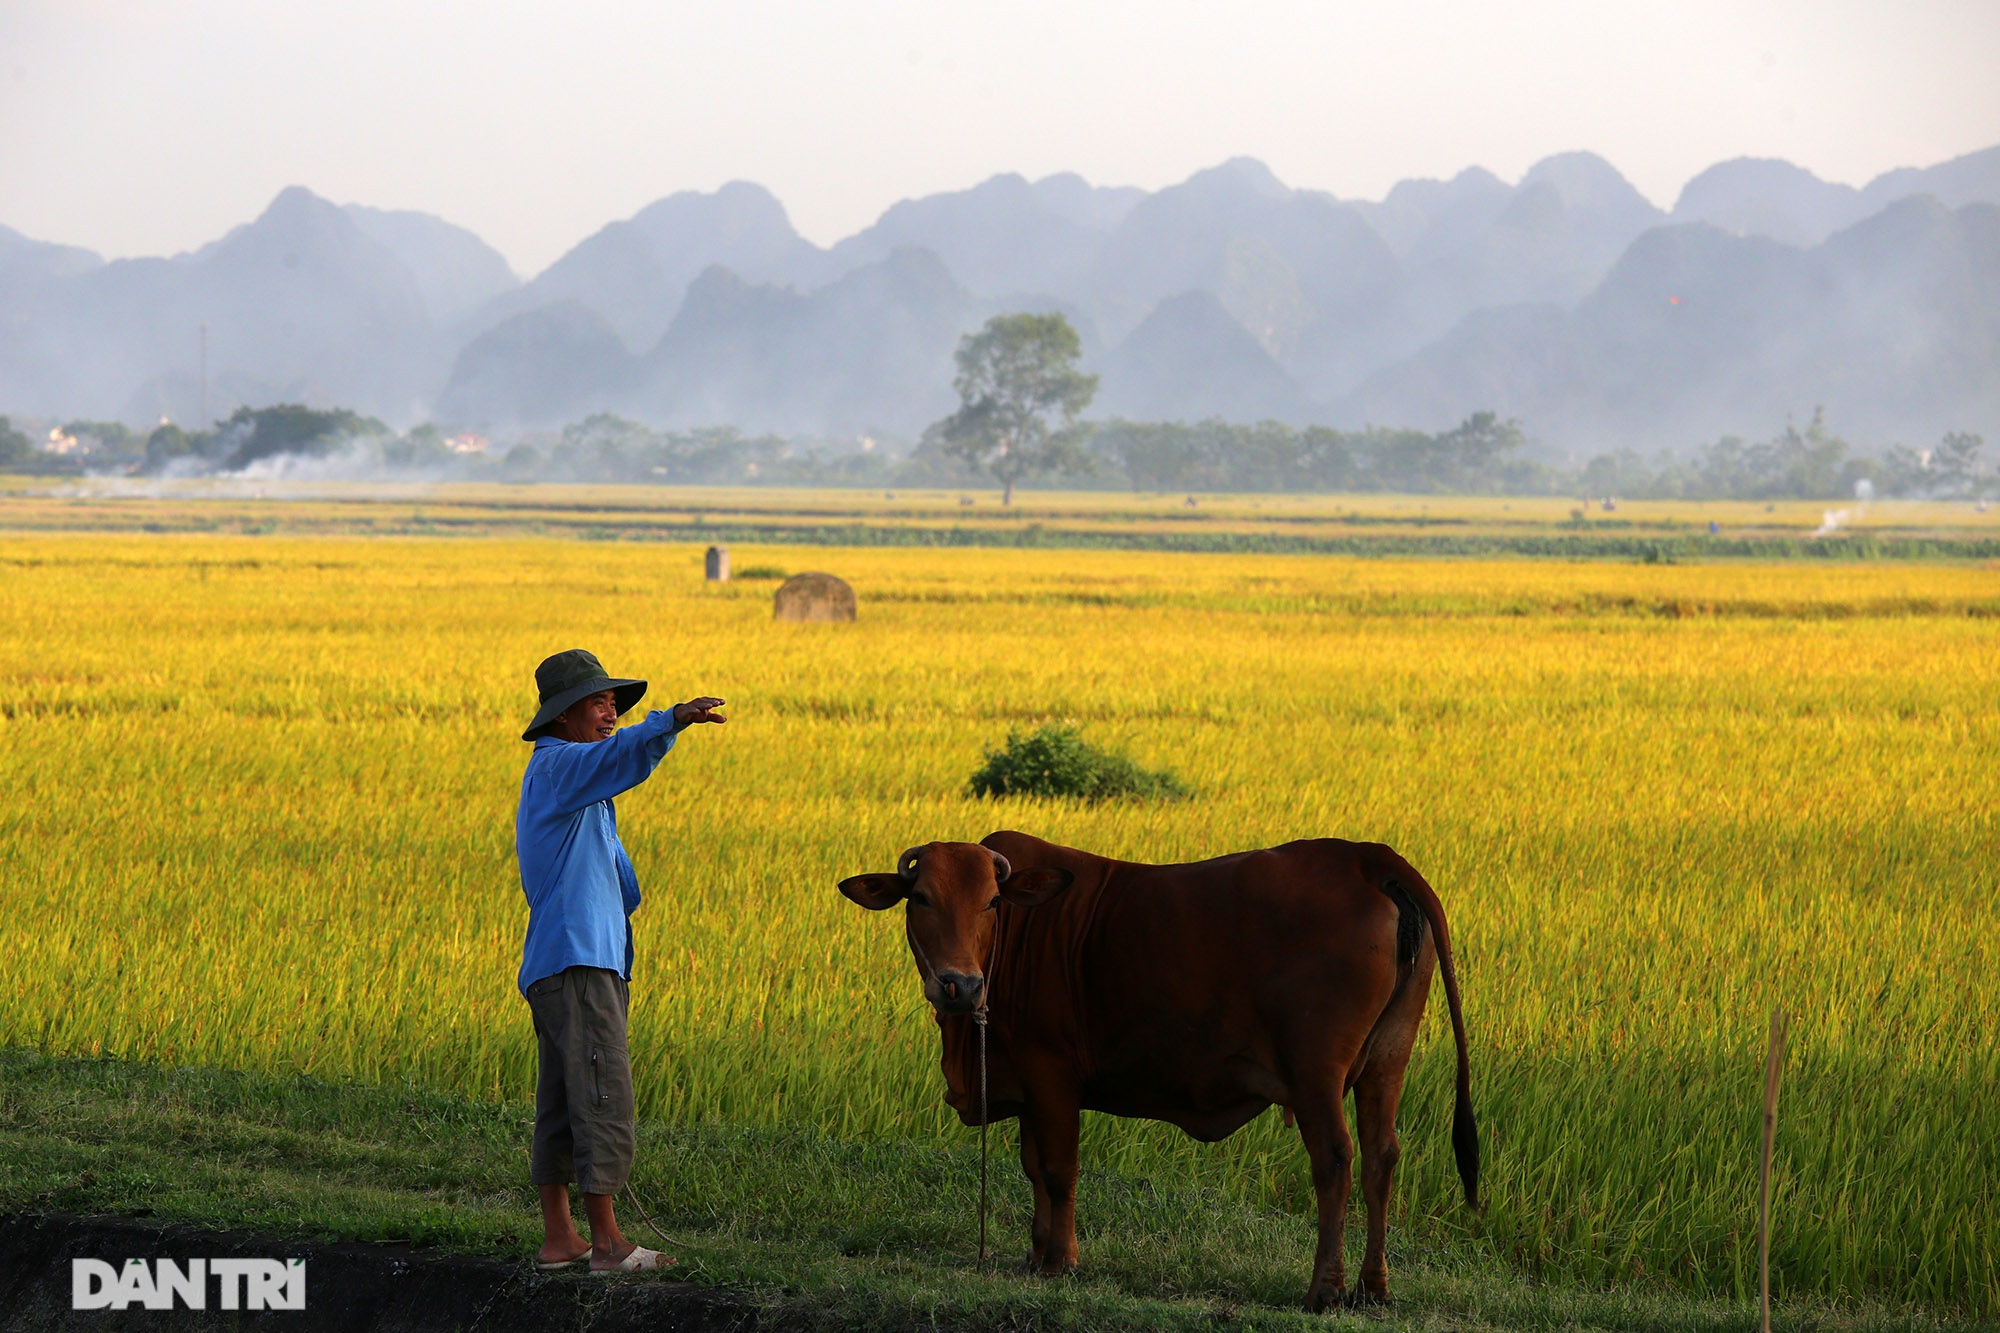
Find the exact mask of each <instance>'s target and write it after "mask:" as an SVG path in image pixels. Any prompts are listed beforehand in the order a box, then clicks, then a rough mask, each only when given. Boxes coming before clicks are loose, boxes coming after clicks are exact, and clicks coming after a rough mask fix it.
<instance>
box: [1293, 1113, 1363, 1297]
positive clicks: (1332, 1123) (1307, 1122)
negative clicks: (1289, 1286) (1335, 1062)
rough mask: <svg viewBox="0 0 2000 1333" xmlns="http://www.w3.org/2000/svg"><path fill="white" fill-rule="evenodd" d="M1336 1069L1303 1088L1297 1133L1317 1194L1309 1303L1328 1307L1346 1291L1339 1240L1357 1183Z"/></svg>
mask: <svg viewBox="0 0 2000 1333" xmlns="http://www.w3.org/2000/svg"><path fill="white" fill-rule="evenodd" d="M1344 1082H1345V1079H1344V1078H1343V1077H1342V1076H1341V1075H1338V1074H1336V1075H1335V1076H1333V1077H1332V1078H1330V1079H1324V1080H1320V1081H1319V1082H1318V1086H1316V1087H1314V1088H1312V1089H1311V1090H1310V1091H1309V1092H1305V1093H1302V1094H1300V1096H1299V1098H1298V1104H1297V1105H1296V1106H1295V1107H1294V1108H1293V1109H1294V1110H1295V1111H1296V1112H1297V1113H1298V1122H1299V1137H1300V1138H1302V1139H1304V1140H1305V1145H1306V1155H1307V1156H1308V1157H1310V1158H1311V1159H1312V1182H1313V1193H1314V1194H1315V1195H1317V1196H1318V1198H1319V1248H1318V1249H1317V1250H1316V1251H1315V1252H1314V1253H1313V1270H1312V1284H1311V1285H1310V1286H1308V1287H1307V1288H1306V1308H1307V1309H1308V1310H1325V1309H1327V1308H1329V1307H1331V1306H1334V1305H1338V1304H1339V1303H1340V1302H1341V1300H1342V1299H1343V1298H1344V1297H1345V1296H1346V1293H1347V1265H1346V1260H1345V1259H1344V1257H1343V1256H1342V1254H1341V1244H1342V1241H1343V1239H1344V1235H1345V1232H1346V1229H1347V1194H1348V1191H1349V1190H1350V1189H1351V1188H1353V1184H1354V1170H1353V1168H1354V1144H1353V1141H1352V1140H1351V1139H1349V1138H1348V1136H1347V1121H1346V1119H1345V1117H1344V1116H1342V1114H1341V1106H1340V1103H1341V1096H1342V1084H1343V1083H1344Z"/></svg>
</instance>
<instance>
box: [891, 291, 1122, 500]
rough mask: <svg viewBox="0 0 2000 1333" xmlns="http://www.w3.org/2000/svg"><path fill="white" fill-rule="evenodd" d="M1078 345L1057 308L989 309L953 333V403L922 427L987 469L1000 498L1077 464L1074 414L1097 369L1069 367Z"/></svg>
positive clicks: (1079, 435) (1085, 461)
mask: <svg viewBox="0 0 2000 1333" xmlns="http://www.w3.org/2000/svg"><path fill="white" fill-rule="evenodd" d="M1080 355H1082V346H1081V344H1080V343H1079V342H1078V340H1077V336H1076V330H1075V329H1073V328H1071V327H1070V322H1069V320H1067V319H1065V318H1064V317H1063V316H1062V315H1059V314H1055V315H1030V314H1015V315H995V316H994V317H993V318H992V319H989V320H987V321H986V327H985V328H983V329H981V330H980V331H979V332H977V333H969V334H967V335H966V336H965V337H964V338H961V339H960V340H959V344H958V357H957V360H958V376H957V378H955V379H954V380H953V381H952V387H953V388H954V389H956V390H958V400H959V409H958V411H956V412H954V413H952V414H951V415H950V416H948V417H946V418H945V419H944V420H942V421H939V422H937V423H935V424H934V425H932V426H931V428H930V429H929V430H928V431H926V432H924V437H925V441H926V442H927V443H934V444H935V445H936V446H937V447H938V448H939V449H941V450H942V451H943V452H944V453H945V454H947V455H948V456H950V457H952V458H956V459H959V460H961V461H962V462H964V463H966V464H967V465H968V466H971V467H975V468H982V469H984V470H985V471H987V472H990V473H992V474H993V477H994V479H995V480H997V481H998V482H999V483H1000V486H1001V492H1002V493H1001V497H1000V500H1001V503H1002V504H1012V503H1014V485H1015V483H1016V482H1019V481H1021V480H1022V479H1023V478H1025V477H1029V476H1032V475H1034V474H1037V473H1047V472H1072V471H1083V470H1086V469H1088V468H1089V466H1090V461H1089V458H1088V456H1087V455H1086V454H1085V453H1084V452H1083V449H1082V440H1083V437H1084V435H1085V434H1086V433H1087V430H1086V428H1084V427H1081V426H1079V425H1078V424H1077V420H1076V419H1077V417H1078V416H1079V415H1080V414H1081V413H1082V412H1083V409H1084V408H1086V407H1088V406H1090V400H1091V398H1092V397H1093V396H1095V395H1096V393H1097V376H1095V375H1086V374H1084V373H1082V372H1081V371H1079V370H1078V369H1077V368H1076V362H1077V358H1078V357H1079V356H1080Z"/></svg>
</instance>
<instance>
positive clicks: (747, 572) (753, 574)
mask: <svg viewBox="0 0 2000 1333" xmlns="http://www.w3.org/2000/svg"><path fill="white" fill-rule="evenodd" d="M730 577H732V578H738V579H782V578H785V577H786V574H785V571H784V570H782V569H779V568H778V567H777V566H776V565H745V566H743V568H741V569H739V570H737V571H736V572H735V573H734V574H732V575H731V576H730Z"/></svg>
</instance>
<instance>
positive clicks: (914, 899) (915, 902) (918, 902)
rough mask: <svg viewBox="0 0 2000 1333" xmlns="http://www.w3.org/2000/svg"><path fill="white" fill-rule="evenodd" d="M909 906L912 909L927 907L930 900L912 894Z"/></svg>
mask: <svg viewBox="0 0 2000 1333" xmlns="http://www.w3.org/2000/svg"><path fill="white" fill-rule="evenodd" d="M910 905H911V906H913V907H929V906H930V905H931V900H930V899H928V898H926V897H924V895H923V894H921V893H913V894H911V895H910Z"/></svg>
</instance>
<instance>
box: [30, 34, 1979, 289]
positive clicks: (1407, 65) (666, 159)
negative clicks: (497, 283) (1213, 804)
mask: <svg viewBox="0 0 2000 1333" xmlns="http://www.w3.org/2000/svg"><path fill="white" fill-rule="evenodd" d="M1996 57H2000V0H1894V2H1893V3H1892V2H1890V0H1670V2H1663V0H1609V2H1607V0H1514V2H1513V3H1510V4H1493V3H1472V2H1471V0H1465V2H1462V3H1444V2H1443V0H1380V2H1372V0H1371V2H1370V3H1339V2H1334V0H1320V2H1319V3H1313V2H1312V0H1143V2H1134V3H1126V2H1125V0H1004V2H1002V3H986V4H977V5H975V4H965V3H957V2H956V0H922V2H920V3H903V2H901V0H814V2H808V3H784V2H773V0H733V2H732V3H727V4H674V3H666V2H665V0H655V2H654V3H645V2H644V0H565V2H564V3H560V4H557V3H553V2H552V0H538V2H536V3H523V2H520V0H338V3H324V2H323V0H0V223H5V224H7V225H9V226H12V227H14V228H15V229H17V230H20V231H24V232H27V233H28V234H29V235H32V236H38V237H42V238H45V239H51V240H63V241H69V242H72V243H75V244H80V245H87V246H90V247H91V248H93V249H96V250H99V251H101V252H103V253H105V254H107V255H130V254H159V253H171V252H174V251H178V250H183V249H188V248H191V247H193V246H196V245H199V244H201V243H203V242H205V241H208V240H211V239H213V238H214V237H216V236H218V235H220V234H221V233H222V232H223V231H225V230H226V229H227V228H228V227H230V226H232V225H234V224H236V223H238V222H242V221H244V220H246V219H248V218H250V217H252V216H254V215H255V214H256V213H257V212H259V211H260V210H261V209H262V208H263V206H264V205H265V204H266V203H267V202H268V201H269V200H270V198H271V196H272V195H274V194H275V193H277V191H278V190H279V189H281V188H282V187H284V186H286V185H288V184H301V185H305V186H307V187H309V188H311V189H312V190H315V191H317V192H318V193H320V194H323V195H326V196H327V197H329V198H332V199H335V200H338V201H340V202H359V203H367V204H374V205H378V206H382V207H392V208H416V209H422V210H424V211H427V212H432V213H437V214H439V215H441V216H443V217H446V218H449V219H450V220H452V221H454V222H457V223H460V224H462V225H464V226H468V227H470V228H472V229H473V230H474V231H477V232H478V233H479V234H480V235H482V236H484V237H485V238H486V239H487V240H488V241H490V242H491V243H492V244H494V245H495V246H497V247H499V249H500V250H501V251H502V252H503V253H505V254H506V255H507V257H508V259H509V260H511V261H512V262H513V264H514V265H515V267H516V268H517V269H520V270H521V271H522V272H523V273H524V274H531V273H533V272H535V271H537V270H539V269H540V268H541V267H543V266H544V265H546V264H547V263H548V262H549V261H550V260H552V259H554V258H555V257H556V256H557V255H558V254H560V253H561V252H562V251H563V250H565V249H567V248H568V247H569V246H571V245H573V244H574V243H575V242H576V241H578V240H579V239H581V238H582V237H583V236H585V235H587V234H589V233H590V232H592V231H595V230H596V229H597V228H598V227H600V226H602V225H603V224H604V223H605V222H608V221H610V220H612V219H613V218H619V217H625V216H628V215H630V214H631V213H633V212H634V211H636V210H637V209H639V208H640V207H642V206H643V205H645V204H646V203H648V202H650V201H652V200H653V199H656V198H658V197H660V196H662V195H665V194H669V193H671V192H673V191H675V190H683V189H712V188H714V187H715V186H717V185H719V184H721V183H722V182H724V181H727V180H730V179H735V178H742V179H748V180H754V181H759V182H761V183H763V184H765V185H767V186H769V187H770V188H771V189H772V190H773V191H774V192H775V193H776V194H777V195H778V197H779V198H780V199H782V200H783V201H784V202H785V204H786V206H787V207H788V208H789V209H790V211H791V214H792V218H793V221H794V223H795V224H796V225H797V226H798V227H799V229H800V230H801V231H802V232H804V233H805V234H806V235H807V236H808V237H810V238H811V239H813V240H815V241H818V242H821V243H823V244H824V243H827V242H830V241H832V240H835V239H837V238H838V237H840V236H843V235H846V234H848V233H850V232H852V231H854V230H856V229H858V228H860V227H862V226H865V225H866V224H867V223H868V222H870V221H872V220H873V219H874V217H875V216H876V215H877V214H879V213H880V212H881V210H882V209H883V208H884V207H886V206H887V205H889V204H891V203H893V202H894V201H896V200H897V199H900V198H904V197H907V196H911V195H917V194H924V193H929V192H931V191H935V190H945V189H958V188H963V187H965V186H968V185H971V184H973V183H975V182H977V181H979V180H982V179H984V178H985V177H987V176H989V175H992V174H993V173H995V172H999V171H1019V172H1022V173H1024V174H1026V175H1028V176H1031V177H1032V176H1040V175H1045V174H1048V173H1050V172H1054V171H1064V170H1073V171H1079V172H1081V173H1083V175H1085V176H1086V177H1088V178H1089V179H1091V180H1093V181H1096V182H1099V183H1103V184H1133V185H1142V186H1147V187H1149V188H1154V187H1158V186H1161V185H1165V184H1169V183H1171V182H1173V181H1176V180H1180V179H1182V178H1184V177H1185V176H1187V175H1188V174H1189V173H1190V172H1191V171H1194V170H1197V169H1199V168H1201V167H1204V166H1210V165H1213V164H1214V163H1216V162H1219V161H1221V160H1222V159H1224V158H1227V157H1232V156H1236V155H1238V154H1247V155H1250V156H1254V157H1259V158H1262V159H1263V160H1264V161H1266V162H1268V163H1269V164H1270V165H1271V167H1272V168H1273V169H1274V170H1275V171H1277V173H1278V174H1279V175H1280V176H1281V177H1283V178H1284V179H1285V180H1287V181H1288V182H1290V183H1292V184H1295V185H1306V186H1312V187H1316V188H1320V189H1327V190H1331V191H1334V192H1335V193H1337V194H1340V195H1342V196H1346V197H1369V198H1374V197H1379V196H1380V195H1381V194H1382V193H1383V191H1385V190H1386V189H1387V188H1388V187H1389V186H1390V185H1391V184H1393V183H1394V182H1395V181H1397V180H1398V179H1400V178H1402V177H1405V176H1440V175H1445V176H1448V175H1450V174H1452V173H1454V172H1456V171H1458V170H1459V169H1460V168H1462V167H1465V166H1468V165H1471V164H1475V163H1476V164H1479V165H1483V166H1486V167H1489V168H1491V169H1493V170H1494V171H1497V172H1499V173H1500V174H1501V175H1502V176H1504V177H1506V178H1508V179H1510V180H1511V179H1514V178H1516V177H1517V176H1519V174H1520V173H1521V172H1522V171H1523V170H1525V169H1526V168H1527V167H1528V166H1530V165H1531V164H1532V163H1534V162H1535V161H1536V160H1537V159H1538V158H1541V157H1543V156H1546V155H1547V154H1549V153H1554V152H1560V151H1564V150H1567V149H1573V148H1587V149H1590V150H1592V151H1595V152H1597V153H1601V154H1602V155H1604V156H1605V157H1607V158H1609V159H1610V160H1611V162H1612V163H1613V164H1614V165H1616V166H1617V167H1618V168H1619V169H1620V170H1622V171H1623V172H1624V173H1625V174H1626V175H1627V176H1628V177H1629V178H1631V180H1632V181H1633V182H1634V183H1635V184H1636V185H1638V187H1639V188H1640V189H1641V190H1643V191H1644V192H1645V193H1646V194H1647V195H1649V196H1650V197H1651V198H1652V199H1653V200H1654V201H1655V202H1657V203H1659V204H1661V205H1663V206H1669V205H1671V204H1672V202H1673V198H1674V196H1675V194H1676V193H1677V192H1678V191H1679V189H1680V187H1681V185H1682V183H1683V182H1684V181H1685V180H1686V179H1687V178H1688V177H1689V176H1690V175H1692V174H1693V173H1695V172H1696V171H1699V170H1700V169H1701V168H1703V167H1705V166H1707V165H1709V164H1710V163H1712V162H1715V161H1719V160H1721V159H1724V158H1729V157H1737V156H1742V155H1746V154H1747V155H1754V156H1774V157H1786V158H1790V159H1791V160H1792V161H1795V162H1797V163H1799V164H1801V165H1803V166H1806V167H1810V168H1811V169H1812V170H1814V171H1816V172H1818V173H1819V174H1820V175H1822V176H1825V177H1827V178H1829V179H1833V180H1840V181H1847V182H1850V183H1855V184H1858V183H1861V182H1862V181H1865V180H1866V179H1867V178H1868V177H1869V176H1871V175H1873V174H1875V173H1876V172H1878V171H1881V170H1883V169H1886V168H1888V167H1893V166H1903V165H1928V164H1930V163H1932V162H1936V161H1940V160H1942V159H1944V158H1948V157H1953V156H1956V155H1958V154H1960V153H1964V152H1968V151H1971V150H1973V149H1977V148H1984V147H1987V146H1989V145H1992V144H1994V143H1996V142H2000V79H1996V78H1994V76H1993V69H1994V66H1995V62H1996Z"/></svg>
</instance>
